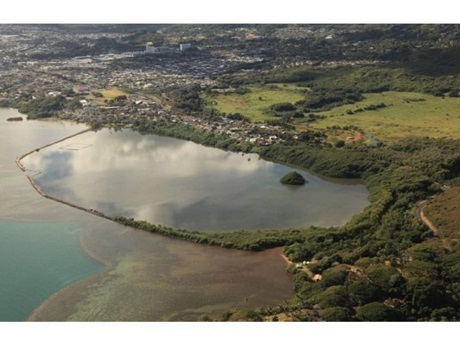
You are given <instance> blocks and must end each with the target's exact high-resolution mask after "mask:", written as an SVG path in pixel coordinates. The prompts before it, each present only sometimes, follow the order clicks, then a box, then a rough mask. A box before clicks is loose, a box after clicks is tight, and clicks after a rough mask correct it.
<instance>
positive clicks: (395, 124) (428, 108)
mask: <svg viewBox="0 0 460 345" xmlns="http://www.w3.org/2000/svg"><path fill="white" fill-rule="evenodd" d="M365 97H366V99H365V100H363V101H361V102H358V103H356V104H353V105H344V106H340V107H337V108H334V109H332V110H329V111H326V112H321V113H318V114H321V115H326V116H327V118H326V119H324V120H320V121H318V122H316V123H315V124H313V125H312V127H313V128H326V127H329V126H334V125H337V126H342V127H343V126H346V125H354V126H357V127H359V128H360V129H361V130H363V131H365V132H369V133H370V134H371V135H372V136H374V137H375V138H376V139H378V140H380V141H384V142H389V141H396V140H398V139H401V138H407V137H424V136H429V137H434V138H440V137H449V138H457V139H460V98H451V97H445V98H441V97H434V96H430V95H426V94H422V93H413V92H383V93H378V94H365ZM379 103H385V104H386V105H387V107H386V108H381V109H377V110H367V111H366V110H365V111H362V112H358V113H354V114H352V115H348V114H347V111H348V110H351V111H354V110H356V109H358V108H363V107H365V106H368V105H371V104H379Z"/></svg>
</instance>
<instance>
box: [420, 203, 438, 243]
mask: <svg viewBox="0 0 460 345" xmlns="http://www.w3.org/2000/svg"><path fill="white" fill-rule="evenodd" d="M427 202H428V200H424V201H422V202H420V203H419V204H418V205H417V207H416V208H415V217H417V219H419V220H420V221H421V222H422V223H423V224H425V226H426V227H428V229H430V230H431V231H432V232H433V234H434V235H435V236H438V233H439V231H438V228H437V227H436V226H435V225H434V224H433V223H432V222H431V221H430V220H429V219H428V218H427V217H426V215H425V213H424V209H425V206H426V204H427Z"/></svg>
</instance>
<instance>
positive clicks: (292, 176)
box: [280, 171, 307, 186]
mask: <svg viewBox="0 0 460 345" xmlns="http://www.w3.org/2000/svg"><path fill="white" fill-rule="evenodd" d="M280 182H281V183H282V184H288V185H294V186H300V185H304V184H305V183H306V182H307V181H306V180H305V179H304V177H303V176H302V175H300V174H299V173H298V172H297V171H291V172H290V173H287V174H286V175H284V176H283V177H282V178H281V179H280Z"/></svg>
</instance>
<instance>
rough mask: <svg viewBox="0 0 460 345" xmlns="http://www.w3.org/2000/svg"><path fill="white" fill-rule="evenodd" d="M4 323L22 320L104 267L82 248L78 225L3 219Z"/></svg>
mask: <svg viewBox="0 0 460 345" xmlns="http://www.w3.org/2000/svg"><path fill="white" fill-rule="evenodd" d="M0 236H1V239H2V240H1V241H0V272H1V280H0V321H22V320H24V319H25V318H26V317H27V315H28V314H29V313H30V311H31V310H32V309H33V308H35V307H36V306H37V305H39V304H40V303H41V302H43V300H45V299H46V298H47V297H48V296H50V295H52V294H53V293H54V292H56V291H58V290H59V289H61V288H63V287H65V286H67V285H69V284H70V283H72V282H74V281H77V280H79V279H82V278H84V277H86V276H88V275H91V274H93V273H96V272H98V271H100V270H102V269H103V268H104V266H103V265H102V264H101V263H99V262H97V261H95V260H93V259H91V258H90V257H88V256H87V255H85V253H84V252H83V251H82V249H81V248H80V245H79V238H78V236H79V227H78V224H75V223H25V222H16V221H5V220H1V219H0Z"/></svg>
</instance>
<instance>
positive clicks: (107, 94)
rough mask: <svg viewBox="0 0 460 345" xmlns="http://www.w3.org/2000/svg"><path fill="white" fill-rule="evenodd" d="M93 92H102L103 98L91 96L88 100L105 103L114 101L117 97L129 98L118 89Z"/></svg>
mask: <svg viewBox="0 0 460 345" xmlns="http://www.w3.org/2000/svg"><path fill="white" fill-rule="evenodd" d="M93 92H100V93H101V94H102V95H103V97H95V96H94V95H90V96H88V98H91V99H95V100H97V101H99V102H101V103H104V101H106V100H107V101H110V100H112V99H114V98H115V97H118V96H123V95H126V96H128V94H127V93H126V92H124V91H122V90H120V89H118V88H115V87H114V88H111V89H101V90H93Z"/></svg>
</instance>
